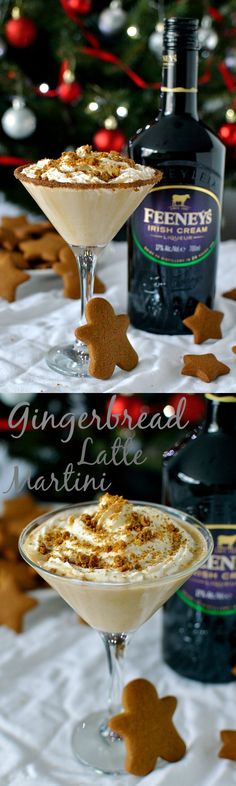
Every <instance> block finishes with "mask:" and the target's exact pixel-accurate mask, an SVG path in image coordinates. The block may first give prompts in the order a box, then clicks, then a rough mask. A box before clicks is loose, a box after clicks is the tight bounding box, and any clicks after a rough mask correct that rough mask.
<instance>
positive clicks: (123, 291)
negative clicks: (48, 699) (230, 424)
mask: <svg viewBox="0 0 236 786" xmlns="http://www.w3.org/2000/svg"><path fill="white" fill-rule="evenodd" d="M0 212H5V213H9V208H6V207H5V211H3V209H2V211H0ZM235 257H236V241H227V242H225V243H222V244H221V249H220V260H219V267H218V281H217V296H216V300H215V308H216V309H219V310H221V311H223V312H224V313H225V318H224V321H223V326H222V329H223V339H221V341H212V340H209V341H207V342H205V343H204V344H202V345H201V346H200V347H199V346H198V345H196V344H194V343H193V336H192V335H189V336H166V335H165V336H157V335H153V334H151V333H147V332H143V331H140V330H136V329H135V328H133V327H130V329H129V338H130V341H131V343H132V344H133V346H134V347H135V349H136V350H137V352H138V355H139V359H140V361H139V364H138V365H137V367H136V368H135V369H134V370H133V371H132V372H130V373H128V372H127V373H126V372H123V371H121V370H120V369H118V368H116V370H115V372H114V374H113V376H112V377H111V379H109V380H106V381H101V380H97V379H94V378H92V377H88V378H87V379H82V380H78V379H74V378H71V377H65V376H63V375H61V374H58V373H56V372H54V371H52V370H50V369H49V368H48V366H47V364H46V360H45V355H46V353H47V350H48V349H49V348H51V347H53V346H54V345H56V344H65V343H67V341H68V342H73V339H74V329H75V327H77V325H78V323H79V318H80V301H78V300H76V301H74V300H68V299H65V298H64V297H63V292H62V281H61V279H59V278H58V277H56V276H55V277H45V278H44V277H43V276H41V277H40V278H39V276H38V277H37V278H36V277H34V278H31V280H30V281H29V282H27V283H26V284H22V285H21V286H20V287H18V292H17V299H16V301H15V302H14V303H11V304H9V303H7V302H6V301H5V300H3V299H1V298H0V390H1V389H2V390H4V391H6V390H8V391H9V392H10V391H11V392H12V391H13V392H14V393H17V392H19V393H20V392H26V391H29V392H31V393H32V392H42V393H44V392H49V391H51V392H55V391H56V392H63V391H65V392H70V391H78V390H79V391H80V392H81V393H82V392H96V393H99V392H100V393H105V392H115V391H117V390H119V391H120V392H124V393H135V392H143V391H145V392H147V393H158V392H163V391H164V392H165V393H168V392H170V391H175V392H183V391H186V390H187V391H188V392H189V393H191V392H199V391H208V392H209V391H211V390H212V391H213V390H215V389H216V387H217V390H218V391H219V392H220V391H225V390H227V391H233V390H235V389H236V356H235V355H234V354H233V353H232V350H231V347H232V346H233V345H235V344H236V304H235V302H233V301H230V300H226V299H225V298H222V297H221V295H220V293H222V292H223V291H226V290H228V289H231V288H232V287H235V286H236V273H235ZM97 270H98V272H99V275H100V277H101V278H102V280H103V281H104V283H105V284H106V287H107V291H106V293H105V297H106V298H107V299H108V300H109V301H110V302H111V303H112V305H113V307H114V309H115V311H116V312H117V313H122V312H126V311H127V250H126V243H114V242H113V243H111V245H110V246H109V247H108V248H107V249H106V250H105V252H104V254H103V257H102V258H101V259H100V260H99V264H98V268H97ZM206 352H214V354H215V355H216V357H217V358H218V360H220V361H222V362H224V363H226V364H227V365H228V366H229V367H230V369H231V371H230V374H228V375H227V376H221V377H219V378H218V379H217V381H216V382H212V383H210V384H206V383H203V382H202V381H201V380H198V379H195V378H193V377H186V376H183V375H181V373H180V372H181V368H182V366H183V355H184V354H188V353H196V354H198V353H206Z"/></svg>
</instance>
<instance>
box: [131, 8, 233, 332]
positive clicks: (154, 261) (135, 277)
mask: <svg viewBox="0 0 236 786" xmlns="http://www.w3.org/2000/svg"><path fill="white" fill-rule="evenodd" d="M197 77H198V20H196V19H183V18H182V19H181V18H179V19H166V20H165V24H164V37H163V75H162V87H161V108H160V112H159V115H158V117H157V118H156V119H155V120H154V122H153V123H151V124H150V125H149V124H148V125H146V126H145V128H144V129H143V130H142V131H138V132H137V134H136V135H135V136H134V137H133V138H132V139H131V141H130V145H129V153H130V156H131V157H132V158H133V159H134V160H135V161H136V162H138V163H142V164H145V165H148V166H152V167H155V168H157V169H160V170H161V171H162V173H163V177H162V180H161V182H160V184H159V185H158V186H157V187H155V188H154V189H153V190H152V191H151V193H150V194H149V195H148V196H147V197H146V198H145V199H144V201H143V202H142V204H141V205H140V207H138V209H137V210H135V212H134V214H133V216H132V218H131V219H130V223H129V315H130V319H131V322H132V324H133V325H135V326H136V327H138V328H141V330H147V331H149V332H151V333H169V334H177V333H185V332H186V328H185V327H184V325H183V324H182V320H183V319H184V318H185V317H187V316H189V315H190V314H192V313H193V311H194V309H195V306H196V305H197V303H198V302H199V301H201V302H202V303H205V304H206V305H207V306H209V307H211V306H212V305H213V299H214V292H215V274H216V263H217V254H218V245H219V236H220V215H221V201H222V190H223V177H224V161H225V148H224V146H223V145H222V143H221V142H220V140H219V139H218V138H217V137H216V136H215V135H214V134H213V133H212V131H210V130H209V129H208V128H207V127H206V126H205V125H204V124H203V123H202V122H201V120H199V117H198V113H197Z"/></svg>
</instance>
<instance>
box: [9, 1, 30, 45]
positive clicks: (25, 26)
mask: <svg viewBox="0 0 236 786" xmlns="http://www.w3.org/2000/svg"><path fill="white" fill-rule="evenodd" d="M4 31H5V36H6V39H7V41H8V43H9V44H10V45H11V46H14V47H16V48H19V49H24V48H25V47H27V46H31V45H32V44H33V43H34V41H35V39H36V36H37V27H36V25H35V23H34V22H33V20H32V19H29V18H28V17H26V16H22V15H21V11H20V8H19V6H17V5H16V6H14V7H13V9H12V12H11V19H8V21H7V22H6V24H5V27H4Z"/></svg>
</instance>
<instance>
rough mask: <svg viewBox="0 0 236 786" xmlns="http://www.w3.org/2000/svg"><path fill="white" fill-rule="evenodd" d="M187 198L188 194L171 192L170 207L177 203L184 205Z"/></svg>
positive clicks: (188, 197)
mask: <svg viewBox="0 0 236 786" xmlns="http://www.w3.org/2000/svg"><path fill="white" fill-rule="evenodd" d="M187 199H190V194H173V196H172V207H177V205H180V206H181V207H184V205H185V204H186V202H187Z"/></svg>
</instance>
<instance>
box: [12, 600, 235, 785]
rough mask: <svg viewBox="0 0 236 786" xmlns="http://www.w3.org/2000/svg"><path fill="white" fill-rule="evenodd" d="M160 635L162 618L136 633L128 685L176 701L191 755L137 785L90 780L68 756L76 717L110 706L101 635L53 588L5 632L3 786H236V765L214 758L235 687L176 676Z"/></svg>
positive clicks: (130, 779) (231, 720)
mask: <svg viewBox="0 0 236 786" xmlns="http://www.w3.org/2000/svg"><path fill="white" fill-rule="evenodd" d="M43 592H44V591H43V590H41V591H40V593H38V595H41V597H42V595H43ZM160 631H161V612H158V613H157V614H156V615H155V616H154V617H153V618H152V619H151V620H149V622H147V623H146V624H145V625H144V626H143V628H142V629H140V630H139V631H138V632H137V633H136V634H135V636H134V637H133V640H131V643H130V645H129V647H128V652H127V667H126V682H127V681H128V680H130V679H133V678H134V677H137V676H143V677H145V678H147V679H149V680H151V681H152V682H154V683H155V685H156V687H157V689H158V692H159V695H160V697H162V696H165V695H168V694H172V695H176V697H177V698H178V707H177V710H176V712H175V715H174V722H175V725H176V727H177V729H178V730H179V732H180V734H181V735H182V737H183V738H184V740H185V742H186V744H187V748H188V750H187V754H186V755H185V757H184V758H183V759H182V760H181V761H179V762H178V763H175V764H166V765H165V766H163V767H159V768H158V769H156V770H155V771H153V772H152V773H150V775H148V776H146V777H145V778H141V779H140V778H136V777H134V776H129V775H127V776H126V775H123V776H119V777H114V778H113V777H110V776H109V777H108V776H103V775H98V774H96V773H94V774H93V773H92V772H91V770H89V769H87V768H86V767H84V766H82V765H81V764H80V763H79V762H78V761H77V760H76V759H75V758H74V756H73V753H72V750H71V742H70V740H71V733H72V729H73V728H74V725H75V724H76V722H77V720H79V719H81V718H83V717H84V716H86V714H87V713H89V712H90V711H94V710H95V709H99V707H101V708H104V706H105V704H106V687H107V686H106V676H107V675H106V671H105V665H106V664H105V651H103V650H104V647H103V644H102V642H101V640H100V638H99V636H98V634H97V633H96V632H95V631H92V630H91V629H90V628H88V627H86V626H84V625H80V624H78V622H77V618H76V615H75V614H74V612H72V611H71V610H70V609H69V608H68V607H67V606H66V605H65V604H64V602H63V601H62V600H61V599H60V598H59V596H56V595H55V594H54V593H53V592H51V591H50V590H46V591H45V595H44V597H43V599H42V600H41V602H40V605H39V606H38V607H37V608H36V609H34V610H33V611H32V612H30V613H29V614H28V615H27V616H26V617H25V630H24V633H23V634H20V635H18V636H17V635H16V634H15V633H13V632H12V631H10V630H9V629H7V628H4V627H1V628H0V664H1V690H0V783H1V786H94V784H95V783H96V784H98V785H99V786H111V784H114V786H160V784H161V786H179V785H180V784H181V786H190V784H191V786H234V784H236V762H230V761H227V760H226V759H219V758H218V756H217V754H218V751H219V748H220V747H221V742H220V736H219V731H220V730H221V729H235V730H236V710H235V705H236V684H235V685H233V684H228V685H224V686H223V685H220V686H212V685H202V684H201V683H198V682H193V681H191V680H185V679H183V678H181V677H179V676H177V675H176V674H175V673H174V672H173V671H172V670H171V669H169V668H168V667H167V666H165V665H164V664H163V663H162V660H161V653H160ZM212 657H214V653H212Z"/></svg>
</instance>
